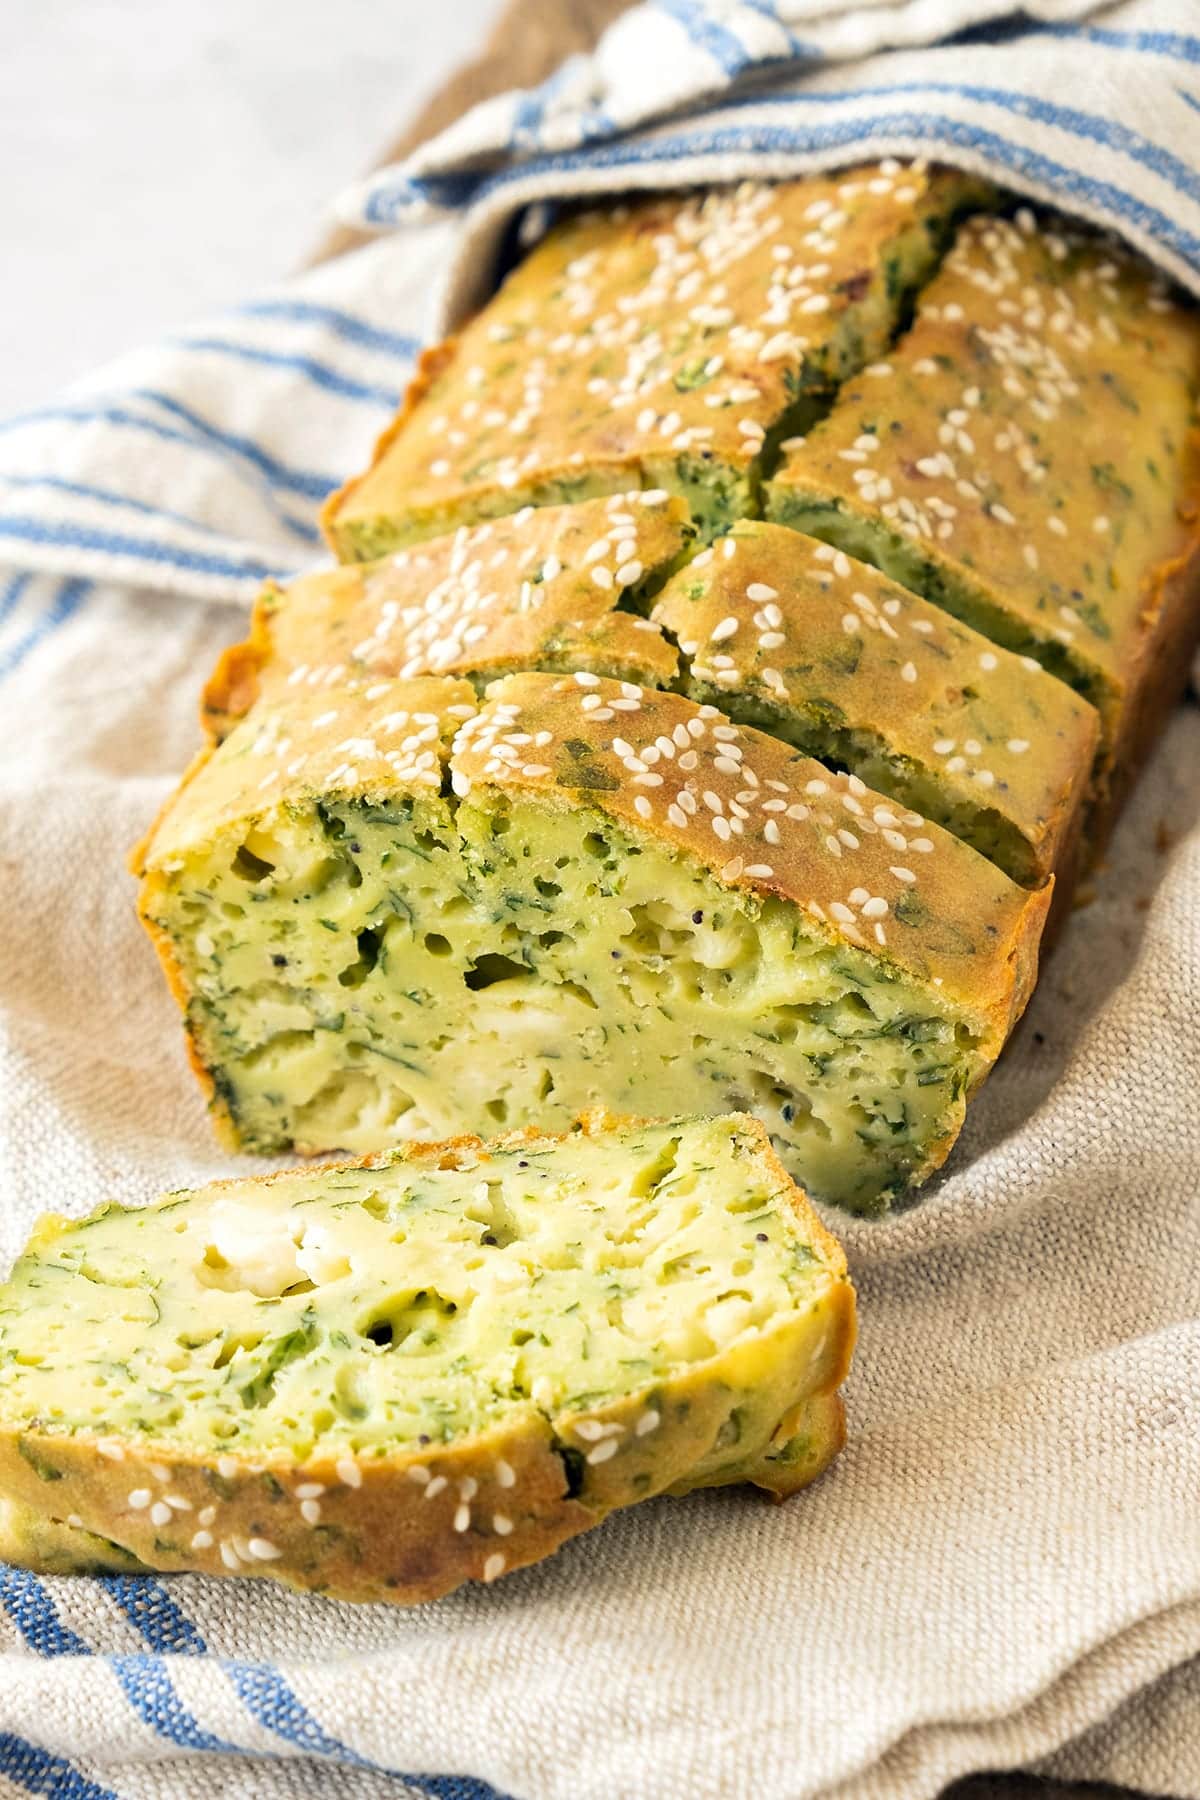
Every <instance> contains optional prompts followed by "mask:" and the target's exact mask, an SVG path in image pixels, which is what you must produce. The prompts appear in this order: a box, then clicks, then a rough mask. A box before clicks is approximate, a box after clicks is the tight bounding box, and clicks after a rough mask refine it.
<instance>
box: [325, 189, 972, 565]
mask: <svg viewBox="0 0 1200 1800" xmlns="http://www.w3.org/2000/svg"><path fill="white" fill-rule="evenodd" d="M988 193H989V190H988V189H987V188H986V187H985V186H984V184H982V183H980V182H978V181H975V180H973V179H972V178H970V177H965V176H962V175H958V174H953V173H951V172H949V171H945V170H932V171H931V170H925V169H916V168H908V169H902V168H900V167H899V165H894V164H893V165H889V166H888V167H886V168H885V167H883V166H881V165H879V164H873V165H869V166H867V167H865V168H863V169H860V170H851V171H843V172H842V173H840V174H836V175H823V174H819V175H812V176H806V177H804V178H802V179H800V180H796V181H784V182H779V183H777V184H774V185H761V184H757V183H753V182H744V183H742V184H741V185H739V186H738V187H737V188H733V189H727V190H714V191H712V192H710V193H708V194H706V195H701V196H695V195H692V196H683V197H680V196H678V195H674V196H672V195H668V196H661V197H655V198H652V199H645V200H637V201H634V202H632V203H630V204H627V205H618V206H615V207H614V206H606V207H604V208H601V209H596V210H589V211H586V212H580V213H576V214H574V215H573V216H571V217H569V218H568V219H566V220H565V221H564V222H563V223H562V224H560V225H558V226H556V227H555V228H554V230H552V231H551V233H550V234H549V235H548V237H547V238H546V239H545V240H544V241H543V242H542V243H541V244H540V245H539V246H538V247H537V248H536V249H535V250H534V251H532V252H531V254H530V255H529V256H528V257H527V258H526V259H525V261H524V262H522V263H521V264H520V265H519V266H518V267H517V268H516V269H515V270H514V271H513V273H512V274H511V275H510V276H509V278H508V280H507V281H506V282H505V284H504V286H503V287H502V289H501V290H500V292H499V293H498V294H497V295H496V296H495V297H494V298H493V299H492V301H491V302H490V303H489V304H488V306H487V307H486V308H485V309H484V310H483V311H482V312H481V313H480V314H478V315H477V317H476V318H474V319H473V320H472V321H471V322H470V323H469V324H468V325H466V326H465V327H464V328H463V330H462V332H461V333H460V334H459V336H458V337H457V338H456V339H453V340H451V341H450V342H449V343H447V344H445V345H442V346H440V347H439V348H438V349H437V350H435V351H432V352H430V353H429V354H427V355H426V356H425V357H423V358H422V360H421V364H420V367H419V368H418V371H417V376H416V379H415V381H414V383H413V386H412V388H411V389H410V391H409V394H408V396H407V397H406V399H405V402H404V406H403V408H402V411H401V413H400V416H399V417H398V418H397V419H396V420H395V421H394V423H393V424H392V425H391V426H390V427H389V428H388V430H387V431H386V432H385V433H384V435H383V436H382V438H381V439H380V441H379V443H378V445H377V446H376V450H375V455H374V458H373V460H372V464H371V467H370V468H369V469H368V470H367V472H366V473H365V474H363V475H360V476H358V477H356V478H354V479H353V480H351V481H349V482H347V484H346V485H345V486H344V487H343V488H342V489H341V490H340V491H339V492H338V493H336V494H334V495H333V496H331V498H330V500H329V501H328V502H327V503H326V507H325V510H324V514H323V520H324V525H325V529H326V533H327V535H328V537H329V539H330V542H331V544H332V545H333V547H334V549H335V550H336V551H337V553H338V555H339V556H340V557H342V558H343V559H346V560H349V559H352V558H359V557H363V556H370V555H373V554H376V553H377V551H375V550H372V549H364V548H363V541H364V537H363V534H364V533H365V536H366V541H368V542H369V541H370V539H371V537H372V534H373V533H374V532H375V531H376V528H377V527H379V526H381V525H384V524H386V527H387V533H388V536H389V538H390V540H391V542H392V543H401V542H406V541H412V540H415V539H417V538H422V537H427V536H429V535H431V533H435V532H438V531H444V530H446V529H449V528H451V527H453V526H454V525H456V524H458V523H461V522H463V521H466V520H468V519H478V518H486V517H493V516H496V515H497V514H500V513H505V512H511V511H513V510H514V509H515V508H516V507H517V506H520V505H522V504H523V503H524V502H525V501H526V500H532V501H533V502H534V503H536V504H546V503H551V502H553V501H554V500H565V499H570V498H582V497H584V495H586V494H596V493H611V492H614V491H620V490H623V489H626V488H631V487H639V486H641V487H657V486H662V485H665V486H669V487H670V488H671V489H672V491H674V492H679V491H682V489H683V488H684V487H685V486H686V484H687V482H688V481H690V480H691V479H692V478H693V476H692V475H691V474H686V473H684V471H683V469H682V463H684V462H687V463H690V464H692V465H694V471H693V473H694V477H695V479H696V480H697V481H699V482H700V484H701V485H704V484H705V482H706V480H707V472H711V471H712V470H714V469H720V470H721V471H723V472H724V474H725V476H726V477H727V478H728V479H729V480H730V481H731V482H732V483H733V484H734V486H735V487H737V488H738V490H739V491H740V492H742V494H743V498H747V497H748V495H749V485H750V478H751V474H752V471H753V469H754V468H756V466H757V458H758V456H759V454H760V451H761V449H762V445H763V442H764V440H765V438H766V435H767V433H768V432H770V431H771V430H772V428H773V427H774V426H776V425H777V424H778V423H779V422H780V421H781V420H782V419H784V417H785V416H786V415H787V413H788V411H789V408H790V407H791V406H792V405H793V402H794V398H795V396H796V394H797V393H798V392H799V393H808V392H812V391H816V390H820V389H823V388H827V387H828V386H830V385H832V383H833V382H834V381H835V380H836V379H837V378H839V377H840V376H841V375H844V374H845V373H846V372H847V371H848V368H849V367H850V366H853V360H851V361H850V362H847V361H846V356H847V354H848V352H847V349H846V346H845V345H844V344H843V343H842V341H841V328H842V326H843V324H844V322H845V321H846V320H847V319H848V317H850V316H853V317H854V318H855V319H856V321H857V327H856V330H855V332H854V333H853V334H852V335H853V336H854V337H855V338H856V339H857V342H858V344H859V345H861V353H860V354H864V353H865V354H866V355H868V356H869V355H871V354H874V353H875V351H876V350H878V349H882V347H883V346H884V344H885V343H886V340H887V336H888V332H889V329H890V325H891V321H892V318H893V317H894V296H893V295H892V293H891V292H890V284H889V279H888V275H889V258H890V256H891V254H892V253H893V251H894V249H895V246H896V245H897V243H898V241H899V240H901V239H902V238H904V237H905V234H910V236H911V234H915V237H916V239H918V240H920V239H922V238H923V237H927V238H929V239H936V237H937V236H938V235H939V233H940V230H941V229H942V227H943V225H944V223H945V220H946V218H947V216H948V215H952V214H953V213H954V212H955V211H956V210H961V208H962V207H963V206H964V205H965V204H966V203H967V201H968V199H969V198H974V199H975V200H976V201H978V202H979V203H980V204H983V203H984V202H985V200H986V198H987V196H988ZM780 247H786V248H787V249H788V252H789V255H788V259H787V266H786V268H783V267H781V262H780V259H779V258H777V257H776V255H775V251H776V249H777V248H780ZM914 253H915V254H919V255H921V256H923V257H924V258H925V259H928V258H930V257H931V255H932V244H931V242H928V241H926V242H922V243H921V244H920V249H919V251H916V252H914ZM810 269H811V271H812V273H811V274H810V273H809V271H810ZM818 271H819V273H818ZM671 471H675V476H672V475H671V473H670V472H671ZM676 476H677V477H678V480H677V479H676ZM737 510H738V511H739V512H741V511H745V510H747V509H746V507H745V506H744V505H739V506H738V507H737ZM379 547H380V548H383V547H384V546H383V545H382V544H381V545H380V546H379Z"/></svg>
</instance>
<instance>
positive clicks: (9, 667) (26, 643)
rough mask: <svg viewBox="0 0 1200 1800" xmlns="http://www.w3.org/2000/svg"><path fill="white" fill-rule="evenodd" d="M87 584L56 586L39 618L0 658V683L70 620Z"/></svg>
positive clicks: (63, 583)
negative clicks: (54, 592)
mask: <svg viewBox="0 0 1200 1800" xmlns="http://www.w3.org/2000/svg"><path fill="white" fill-rule="evenodd" d="M91 588H92V584H91V582H90V581H82V580H78V579H77V580H73V581H64V582H62V583H61V584H60V586H59V588H58V592H57V593H56V594H55V596H54V599H53V600H52V601H51V602H50V604H49V606H48V607H47V608H46V610H45V611H44V612H43V613H42V614H41V616H40V617H39V618H38V619H36V620H35V621H34V623H33V624H32V625H31V626H30V627H29V630H28V631H27V632H26V633H25V634H24V636H23V637H19V638H18V639H17V641H16V643H15V644H13V645H12V646H11V647H10V648H9V649H8V650H7V651H5V652H4V653H3V654H2V655H0V680H2V679H3V678H4V676H6V675H11V674H12V672H13V670H14V669H18V668H20V666H21V664H22V663H23V662H24V661H25V658H26V657H27V656H28V655H29V654H30V652H31V651H33V650H36V649H37V647H38V645H39V644H40V643H41V642H42V641H43V640H44V639H45V638H48V637H51V636H52V635H53V634H54V632H56V631H57V630H58V629H59V627H60V626H61V625H65V624H66V623H67V620H68V619H71V618H74V616H75V614H76V613H77V612H78V611H79V608H80V607H81V606H82V605H83V603H84V601H85V600H86V599H87V596H88V594H89V593H90V592H91Z"/></svg>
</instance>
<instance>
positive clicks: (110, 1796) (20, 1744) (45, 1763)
mask: <svg viewBox="0 0 1200 1800" xmlns="http://www.w3.org/2000/svg"><path fill="white" fill-rule="evenodd" d="M0 1774H4V1775H6V1776H7V1777H8V1779H9V1781H11V1782H14V1783H15V1784H16V1786H17V1787H22V1788H24V1789H25V1791H26V1793H27V1794H37V1795H39V1796H44V1800H119V1797H118V1796H117V1795H116V1794H115V1793H114V1792H113V1790H112V1788H106V1787H97V1785H96V1783H95V1782H94V1781H89V1780H88V1778H87V1776H86V1775H81V1774H80V1773H79V1770H78V1769H77V1768H76V1767H75V1765H74V1764H73V1763H69V1762H68V1761H67V1759H66V1757H65V1756H52V1755H51V1753H50V1752H49V1750H39V1749H38V1748H37V1746H36V1745H34V1744H28V1743H26V1741H25V1739H24V1738H19V1737H16V1736H14V1734H13V1733H12V1732H11V1731H0Z"/></svg>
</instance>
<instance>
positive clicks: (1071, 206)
mask: <svg viewBox="0 0 1200 1800" xmlns="http://www.w3.org/2000/svg"><path fill="white" fill-rule="evenodd" d="M864 155H869V156H884V155H923V156H929V157H938V158H942V159H944V160H946V161H949V162H954V163H959V164H961V165H963V166H965V167H969V168H972V169H976V170H979V171H982V172H984V173H986V174H989V175H992V176H995V177H996V178H997V179H999V180H1000V181H1002V182H1005V183H1007V184H1009V185H1010V186H1012V187H1014V188H1017V189H1019V190H1020V191H1022V192H1024V193H1027V194H1030V195H1032V196H1034V197H1035V198H1037V199H1039V200H1042V201H1048V202H1051V203H1053V204H1056V205H1058V206H1061V207H1064V208H1066V209H1068V210H1069V211H1072V212H1074V213H1078V214H1080V215H1082V216H1084V217H1086V218H1088V219H1090V220H1093V221H1094V222H1096V223H1098V224H1101V225H1106V226H1109V227H1111V228H1112V229H1113V230H1115V231H1117V232H1119V233H1121V234H1122V235H1123V236H1124V237H1126V238H1127V239H1129V240H1130V241H1131V242H1132V243H1134V244H1136V245H1137V246H1138V247H1139V248H1140V249H1141V250H1143V251H1144V252H1145V253H1146V254H1147V255H1149V256H1150V257H1152V258H1153V259H1154V260H1155V261H1156V262H1157V263H1158V264H1159V265H1160V266H1161V267H1162V268H1163V269H1165V270H1166V271H1167V272H1168V273H1169V274H1171V275H1172V276H1173V277H1175V278H1176V279H1177V280H1179V281H1180V282H1182V283H1184V284H1185V285H1186V286H1188V287H1190V288H1191V289H1192V290H1193V291H1195V292H1197V293H1200V17H1198V14H1197V5H1196V0H1119V3H1118V4H1116V5H1109V6H1101V5H1098V4H1097V3H1096V0H1031V4H1030V5H1029V6H1027V7H1025V8H1023V9H1021V10H1020V11H1014V10H1013V9H1012V8H1011V7H1010V6H1008V5H1007V4H1005V3H1004V0H893V3H888V0H862V3H860V4H858V5H854V6H846V5H844V4H841V3H840V0H837V3H835V0H648V3H647V4H644V5H641V6H637V7H635V8H634V9H633V11H631V12H630V13H628V14H626V15H625V16H623V17H622V18H620V19H618V21H617V23H616V24H615V25H614V26H613V27H612V28H611V29H610V31H609V33H608V35H607V36H606V38H605V39H604V40H603V41H602V43H601V44H600V46H599V48H598V49H597V51H596V52H595V54H594V55H593V56H591V57H585V58H578V57H577V58H574V59H572V60H571V61H570V62H569V63H568V64H566V65H565V66H564V68H563V69H562V70H560V71H559V72H558V73H557V74H556V75H554V76H552V77H551V78H550V79H549V80H548V81H547V82H546V83H544V84H543V86H542V87H541V88H539V89H536V90H534V91H532V92H528V93H520V94H512V95H508V96H505V97H504V98H502V99H499V100H491V101H486V102H484V104H483V105H482V106H480V107H477V108H476V109H475V110H474V111H473V112H471V113H469V114H468V115H467V116H466V117H465V118H464V119H463V120H462V121H460V122H459V123H458V124H457V125H454V126H452V127H451V128H450V129H449V130H448V131H447V132H446V133H444V134H443V135H442V136H441V137H440V138H438V139H436V140H434V141H433V142H431V143H430V144H428V145H426V146H425V147H423V148H422V149H421V150H420V151H418V152H417V154H416V155H415V156H414V157H413V158H412V159H411V160H410V161H409V163H407V164H405V165H402V166H400V167H396V168H390V169H385V170H383V171H382V172H381V173H379V174H378V175H376V176H374V177H372V179H371V180H370V181H369V182H367V183H366V184H365V186H363V187H361V188H359V189H358V190H356V191H355V192H354V193H352V194H350V195H347V196H346V197H345V199H344V201H343V203H342V212H343V216H344V217H346V218H347V219H350V220H352V221H354V222H357V223H359V224H363V225H368V226H370V227H372V228H373V229H376V230H380V231H391V230H394V229H395V228H396V227H397V226H399V225H403V224H409V225H411V223H412V222H413V221H415V220H422V221H428V220H429V219H431V218H438V219H441V220H442V221H443V222H442V223H441V224H440V225H437V226H434V227H432V228H431V227H430V226H429V225H427V224H426V225H425V228H424V229H422V230H420V231H414V230H412V229H408V230H405V231H404V232H403V233H402V234H401V236H400V239H399V240H398V241H396V242H390V241H386V240H385V242H384V243H382V244H381V245H380V246H378V247H376V248H373V249H372V248H368V249H367V250H365V251H362V252H359V253H357V254H356V255H354V256H350V257H345V258H342V259H340V260H339V261H338V262H336V263H333V264H330V265H328V266H326V267H324V268H322V269H319V270H317V271H315V272H313V273H311V274H309V275H307V276H305V277H304V278H302V279H301V280H299V281H297V282H295V283H293V284H292V285H291V286H290V287H289V288H288V289H286V290H284V291H283V292H281V293H277V294H270V295H266V296H263V297H261V298H259V299H258V300H255V301H253V302H251V303H249V304H248V305H246V306H244V307H242V308H241V309H240V310H239V311H237V312H235V313H233V314H230V315H226V316H225V317H223V318H220V319H217V320H215V321H211V322H209V323H207V324H206V325H204V326H202V327H200V328H199V329H197V330H195V331H192V332H188V333H184V334H182V335H181V336H179V337H177V338H175V339H174V340H172V341H171V342H168V343H165V344H160V345H157V346H155V347H154V348H153V349H148V350H145V351H141V352H138V353H137V354H135V355H134V356H131V357H125V358H123V359H122V360H121V361H120V362H118V363H116V364H114V365H112V366H110V367H109V368H107V369H105V370H103V371H102V372H101V373H100V374H99V375H97V376H95V377H93V378H92V379H90V380H88V381H86V382H83V383H81V384H79V385H78V386H77V387H75V388H74V389H72V390H71V391H70V393H69V394H67V395H66V396H64V397H63V398H62V399H60V400H58V401H57V402H56V403H54V404H53V405H50V406H46V407H42V408H39V409H37V410H36V411H34V412H32V413H30V414H27V415H24V416H22V417H20V418H16V419H10V420H8V421H7V422H6V423H5V424H3V425H2V426H0V556H7V558H8V559H9V560H11V561H12V562H13V563H14V564H17V565H19V566H20V567H22V568H29V569H38V570H43V571H53V572H57V573H61V574H65V575H70V576H73V577H80V578H93V577H96V576H102V575H103V576H108V575H111V576H115V577H118V578H119V579H121V580H129V581H141V582H145V583H146V584H147V585H148V586H152V587H155V588H158V589H160V590H162V591H164V592H166V591H171V592H176V593H180V594H190V595H192V596H194V597H204V598H221V597H225V598H229V599H245V598H247V597H249V595H250V594H251V593H252V592H253V590H254V587H255V585H256V583H257V582H258V581H259V580H260V579H261V578H262V576H263V575H264V574H266V573H272V572H279V571H285V570H291V569H295V568H297V567H300V566H302V565H304V564H305V563H307V562H309V561H311V560H312V559H313V558H314V557H315V556H317V555H319V554H320V546H319V541H318V534H317V530H316V514H317V509H318V506H319V503H320V500H321V498H322V497H323V495H324V494H325V493H326V492H328V490H329V489H330V488H331V487H333V486H334V485H335V484H336V483H337V481H338V480H340V479H341V478H342V477H344V475H345V474H347V473H348V472H349V471H351V470H353V469H356V468H358V467H360V466H361V465H362V463H363V462H364V461H365V459H366V456H367V454H368V452H369V449H370V445H371V442H372V439H373V437H374V435H375V434H376V432H377V431H378V430H379V429H380V428H381V427H382V425H383V424H384V423H385V421H386V420H387V418H388V416H389V413H390V411H391V410H392V407H393V406H394V403H395V399H396V397H397V394H398V393H399V391H400V388H401V386H402V384H403V382H404V379H405V377H406V376H407V374H408V372H409V369H410V367H411V363H412V359H413V356H414V355H415V353H416V349H417V346H418V343H419V342H420V341H421V340H422V339H424V338H427V337H428V336H430V335H431V334H433V333H435V332H437V331H438V330H440V329H442V328H443V327H445V326H447V325H453V324H454V323H455V322H456V321H457V320H459V319H460V318H461V317H462V316H463V315H464V313H466V312H467V311H468V310H469V309H470V308H471V307H473V306H475V305H476V304H478V302H479V301H480V300H481V299H482V298H483V297H484V295H485V293H486V291H487V288H488V286H489V284H490V283H491V282H492V280H493V279H494V273H495V267H496V256H497V251H498V248H499V246H500V244H501V241H502V239H503V238H504V235H505V233H506V231H507V229H508V227H509V226H510V224H511V222H512V220H513V218H514V216H517V215H519V217H520V221H521V224H522V227H523V229H524V230H525V233H526V235H528V234H529V233H530V232H532V231H536V229H537V228H538V226H539V223H540V221H541V220H542V219H543V218H544V217H545V214H546V209H547V206H548V205H550V204H552V203H553V202H554V201H556V200H558V199H562V198H565V197H568V196H570V195H580V194H589V193H596V192H603V191H611V190H613V189H620V188H632V187H650V188H658V187H662V186H665V185H671V184H682V183H689V182H701V181H716V180H730V179H735V178H737V177H739V176H742V175H747V174H761V175H782V174H786V173H789V172H795V171H796V170H799V169H806V168H819V167H826V166H829V165H830V164H835V163H839V162H846V161H848V160H853V159H854V158H855V157H856V156H858V157H861V156H864ZM6 546H7V548H6ZM2 612H3V602H2V601H0V622H2ZM10 635H11V633H10ZM3 653H4V652H3V640H0V657H2V656H3Z"/></svg>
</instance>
